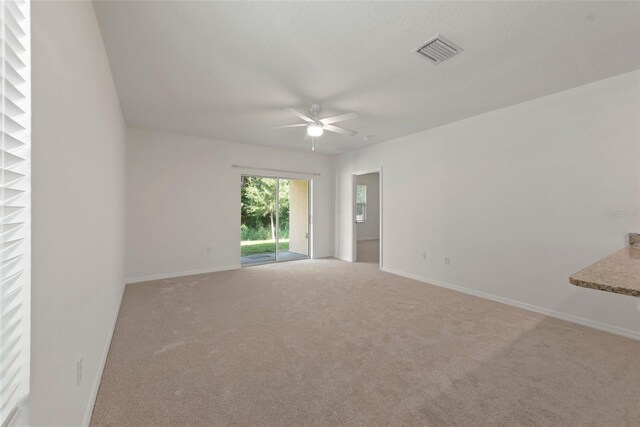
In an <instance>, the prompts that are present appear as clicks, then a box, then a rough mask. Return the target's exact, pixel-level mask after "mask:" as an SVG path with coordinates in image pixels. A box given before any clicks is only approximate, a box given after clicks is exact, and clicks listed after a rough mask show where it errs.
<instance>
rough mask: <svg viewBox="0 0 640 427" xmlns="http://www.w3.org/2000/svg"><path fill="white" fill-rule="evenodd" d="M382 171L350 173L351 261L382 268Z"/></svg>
mask: <svg viewBox="0 0 640 427" xmlns="http://www.w3.org/2000/svg"><path fill="white" fill-rule="evenodd" d="M381 175H382V170H381V169H375V170H371V171H362V172H356V173H354V174H353V213H354V215H353V216H354V218H353V219H354V221H353V224H354V225H353V261H354V262H364V263H370V264H378V265H379V266H380V268H382V244H381V242H382V180H381Z"/></svg>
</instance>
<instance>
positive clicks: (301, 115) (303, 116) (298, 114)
mask: <svg viewBox="0 0 640 427" xmlns="http://www.w3.org/2000/svg"><path fill="white" fill-rule="evenodd" d="M287 110H289V111H291V112H292V113H293V114H295V115H296V116H298V117H300V118H301V119H302V120H304V121H305V122H307V123H315V121H314V120H313V119H312V118H311V117H307V116H305V115H304V114H302V113H301V112H299V111H296V110H294V109H293V108H287Z"/></svg>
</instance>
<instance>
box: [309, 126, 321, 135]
mask: <svg viewBox="0 0 640 427" xmlns="http://www.w3.org/2000/svg"><path fill="white" fill-rule="evenodd" d="M323 133H324V129H323V128H322V126H320V125H309V126H307V135H309V136H322V134H323Z"/></svg>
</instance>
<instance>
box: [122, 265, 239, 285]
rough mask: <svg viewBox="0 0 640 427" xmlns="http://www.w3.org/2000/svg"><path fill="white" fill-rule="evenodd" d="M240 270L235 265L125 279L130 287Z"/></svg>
mask: <svg viewBox="0 0 640 427" xmlns="http://www.w3.org/2000/svg"><path fill="white" fill-rule="evenodd" d="M240 268H241V265H240V264H234V265H225V266H222V267H213V268H204V269H202V270H191V271H180V272H176V273H166V274H154V275H151V276H141V277H132V278H129V279H125V283H126V284H127V285H129V284H131V283H140V282H149V281H151V280H162V279H173V278H175V277H182V276H193V275H194V274H205V273H215V272H217V271H227V270H237V269H240Z"/></svg>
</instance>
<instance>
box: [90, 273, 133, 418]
mask: <svg viewBox="0 0 640 427" xmlns="http://www.w3.org/2000/svg"><path fill="white" fill-rule="evenodd" d="M121 285H122V289H121V291H120V304H118V309H117V310H116V314H115V316H114V318H113V322H112V325H111V331H110V332H109V339H108V340H107V345H106V346H105V348H104V350H103V352H102V358H101V360H100V362H99V363H100V364H99V367H98V375H97V376H96V378H95V379H94V380H93V387H92V388H91V394H90V395H89V403H87V407H86V408H85V410H84V419H83V420H82V426H83V427H89V423H90V422H91V416H92V415H93V407H94V406H95V404H96V399H97V398H98V390H99V388H100V381H101V380H102V373H103V372H104V367H105V366H106V364H107V356H108V355H109V348H110V347H111V340H113V333H114V332H115V330H116V323H117V322H118V315H119V314H120V307H121V306H122V299H123V298H124V289H125V288H126V286H125V284H124V283H122V284H121Z"/></svg>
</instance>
